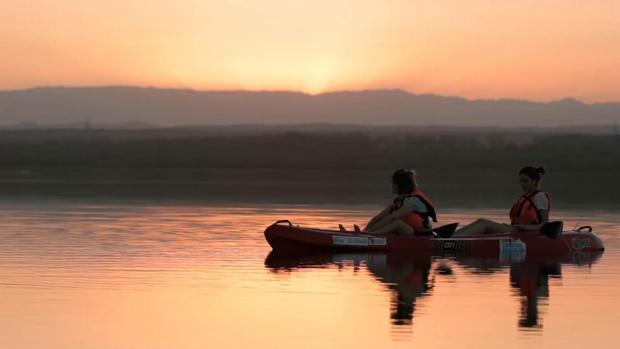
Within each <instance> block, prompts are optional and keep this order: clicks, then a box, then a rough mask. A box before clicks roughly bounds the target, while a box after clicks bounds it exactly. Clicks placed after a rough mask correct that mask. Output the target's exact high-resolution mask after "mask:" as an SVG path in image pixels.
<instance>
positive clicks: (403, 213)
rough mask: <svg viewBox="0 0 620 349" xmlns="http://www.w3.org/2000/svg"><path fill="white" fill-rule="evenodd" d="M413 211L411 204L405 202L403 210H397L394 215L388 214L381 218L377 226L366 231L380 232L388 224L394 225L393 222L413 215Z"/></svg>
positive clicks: (374, 225)
mask: <svg viewBox="0 0 620 349" xmlns="http://www.w3.org/2000/svg"><path fill="white" fill-rule="evenodd" d="M412 209H413V208H412V207H411V204H408V203H407V202H405V203H404V204H403V206H401V208H399V209H398V210H396V211H394V212H392V213H389V212H388V214H387V215H385V216H383V217H381V218H380V219H379V220H378V221H377V222H376V223H375V224H373V225H372V226H371V227H370V229H365V230H366V231H369V232H376V231H379V230H380V229H381V228H383V227H385V226H387V225H388V224H390V223H392V222H393V221H395V220H397V219H401V218H403V217H405V216H406V215H408V214H409V213H411V211H412Z"/></svg>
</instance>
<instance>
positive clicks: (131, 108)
mask: <svg viewBox="0 0 620 349" xmlns="http://www.w3.org/2000/svg"><path fill="white" fill-rule="evenodd" d="M619 119H620V103H594V104H586V103H582V102H580V101H577V100H575V99H570V98H569V99H563V100H559V101H554V102H549V103H538V102H531V101H524V100H510V99H500V100H468V99H464V98H459V97H444V96H437V95H416V94H412V93H408V92H405V91H402V90H369V91H354V92H349V91H345V92H331V93H323V94H318V95H308V94H304V93H298V92H286V91H280V92H278V91H276V92H270V91H265V92H250V91H194V90H181V89H157V88H138V87H82V88H63V87H46V88H34V89H28V90H19V91H0V125H3V126H4V127H18V128H33V127H35V128H36V127H41V126H44V127H48V128H49V127H76V128H84V127H91V126H92V127H105V128H140V127H142V128H144V127H148V126H149V125H150V126H154V125H159V126H187V125H230V124H280V125H281V124H289V125H292V124H307V123H313V124H316V123H319V124H321V123H331V124H357V125H373V126H378V125H410V126H429V125H438V126H450V127H454V126H468V127H471V126H479V127H535V126H536V127H539V126H546V127H550V126H553V127H559V126H561V127H566V126H569V127H570V126H573V127H574V126H580V125H598V126H599V127H600V126H601V125H605V126H606V127H605V128H606V129H611V128H612V127H611V126H610V125H614V123H616V122H617V121H618V120H619Z"/></svg>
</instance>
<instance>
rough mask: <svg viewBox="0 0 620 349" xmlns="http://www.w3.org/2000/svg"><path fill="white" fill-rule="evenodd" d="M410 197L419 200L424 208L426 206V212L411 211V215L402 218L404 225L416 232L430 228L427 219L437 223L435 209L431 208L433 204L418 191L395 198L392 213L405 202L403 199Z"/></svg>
mask: <svg viewBox="0 0 620 349" xmlns="http://www.w3.org/2000/svg"><path fill="white" fill-rule="evenodd" d="M410 197H417V198H418V199H420V200H421V201H422V203H423V204H424V206H426V212H417V211H412V212H411V213H409V214H407V215H406V216H404V217H403V218H402V220H403V221H405V223H407V224H409V225H410V226H411V227H412V228H413V230H416V231H417V230H420V229H423V228H428V227H430V222H429V220H428V219H429V218H431V219H432V220H433V222H437V214H436V213H435V208H434V207H433V204H431V201H430V200H429V199H428V197H427V196H426V195H425V194H424V193H422V192H421V191H420V190H414V191H412V192H411V194H409V195H406V196H402V197H397V198H396V199H394V202H393V203H392V212H394V211H396V210H398V209H399V208H401V207H402V206H403V204H404V202H405V199H407V198H410Z"/></svg>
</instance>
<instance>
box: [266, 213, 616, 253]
mask: <svg viewBox="0 0 620 349" xmlns="http://www.w3.org/2000/svg"><path fill="white" fill-rule="evenodd" d="M588 228H589V227H588ZM265 238H266V240H267V242H268V243H269V245H271V247H272V248H273V249H274V250H284V251H335V252H338V251H384V252H385V251H394V252H396V251H403V252H406V251H417V252H420V251H427V252H442V253H445V252H459V253H471V254H476V255H478V254H480V255H489V256H493V257H495V256H499V257H503V258H508V259H514V258H517V259H519V258H523V257H524V256H525V255H536V254H544V255H546V256H548V255H553V254H558V255H562V254H564V253H567V252H574V251H585V252H591V251H603V250H604V246H603V242H602V241H601V239H599V238H598V237H597V236H596V235H595V234H594V233H593V232H592V231H591V229H579V230H575V231H561V230H560V231H559V232H558V233H556V234H546V233H545V232H541V231H520V232H514V233H502V234H483V235H479V236H467V237H440V236H438V235H437V234H428V235H422V236H419V235H415V236H405V235H395V234H376V233H365V232H344V231H339V230H328V229H319V228H308V227H300V226H295V225H293V224H291V223H290V222H289V221H278V222H276V223H274V224H272V225H270V226H269V227H267V229H266V230H265Z"/></svg>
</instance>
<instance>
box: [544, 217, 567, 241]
mask: <svg viewBox="0 0 620 349" xmlns="http://www.w3.org/2000/svg"><path fill="white" fill-rule="evenodd" d="M563 230H564V222H562V221H553V222H549V223H545V224H543V226H542V227H540V233H541V234H542V235H544V236H546V237H548V238H549V239H557V238H558V237H559V236H560V235H561V234H562V231H563Z"/></svg>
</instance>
